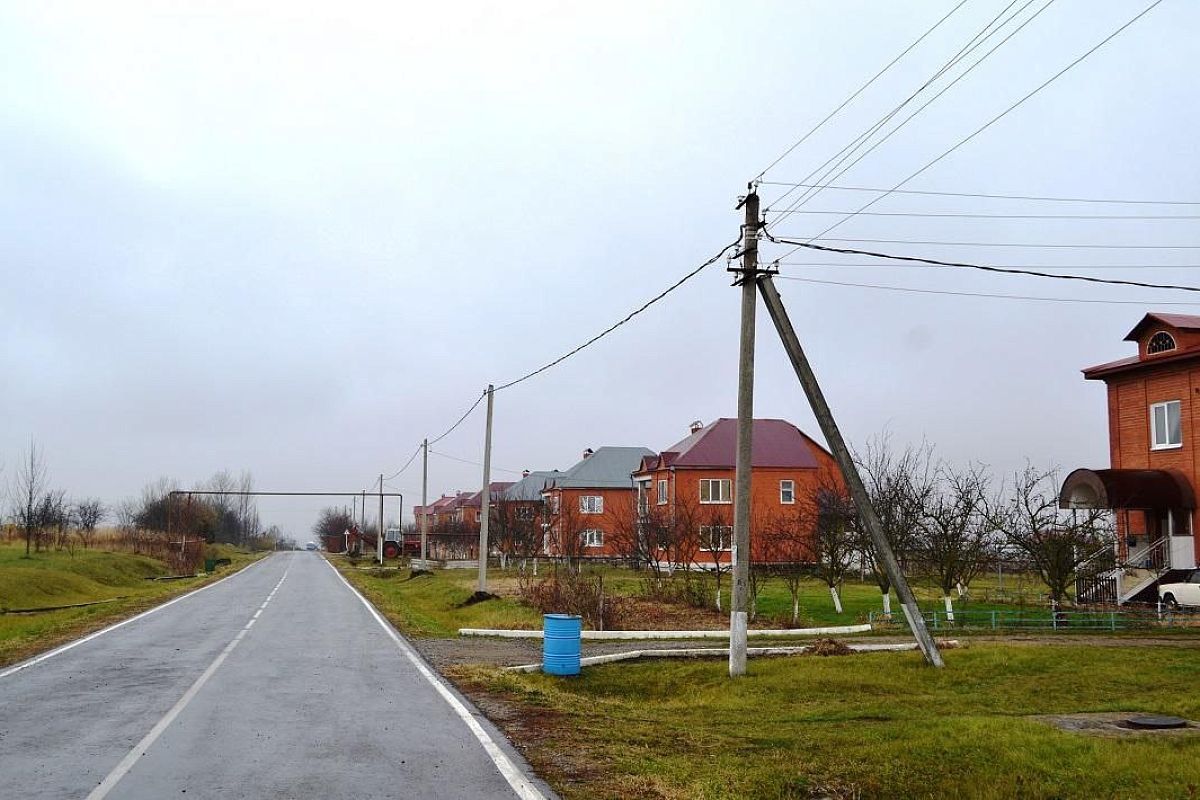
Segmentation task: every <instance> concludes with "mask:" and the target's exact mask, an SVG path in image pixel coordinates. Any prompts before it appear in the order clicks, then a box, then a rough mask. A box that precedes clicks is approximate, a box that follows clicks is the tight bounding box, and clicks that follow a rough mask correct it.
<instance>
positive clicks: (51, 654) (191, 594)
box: [0, 556, 270, 678]
mask: <svg viewBox="0 0 1200 800" xmlns="http://www.w3.org/2000/svg"><path fill="white" fill-rule="evenodd" d="M268 558H270V556H267V558H262V559H259V560H258V561H255V562H254V563H253V564H251V565H250V566H248V567H246V568H244V569H240V570H238V571H237V572H235V573H233V574H232V575H226V576H225V577H224V578H221V579H220V580H219V581H213V582H212V583H210V584H208V585H206V586H201V587H200V588H199V589H196V590H194V591H191V592H188V593H187V594H181V595H180V596H179V597H176V598H175V599H174V600H168V601H167V602H165V603H163V604H162V605H158V606H155V607H154V608H151V609H147V610H146V611H143V612H142V613H140V614H138V615H136V616H133V617H130V618H129V619H126V620H121V621H120V622H118V623H116V624H115V625H109V626H108V627H107V628H101V629H100V630H98V631H96V632H95V633H89V634H88V635H87V636H84V637H83V638H82V639H76V640H75V641H73V642H68V643H67V644H64V645H62V646H61V647H56V648H54V649H53V650H50V651H47V652H45V653H42V654H41V655H40V656H35V657H33V658H31V659H29V660H28V661H22V662H21V663H20V664H17V665H16V666H12V667H9V668H8V669H6V670H4V671H3V672H0V678H7V677H8V676H9V675H13V674H15V673H18V672H20V671H21V670H23V669H29V668H30V667H32V666H34V665H35V664H40V663H42V662H43V661H45V660H47V659H50V658H54V657H55V656H57V655H62V654H63V653H65V652H67V651H68V650H71V649H73V648H76V647H79V645H81V644H87V643H88V642H90V641H92V640H93V639H96V638H99V637H101V636H103V635H104V634H106V633H111V632H112V631H115V630H116V629H117V628H122V627H124V626H126V625H128V624H129V623H131V622H137V621H138V620H139V619H145V618H146V617H148V616H150V615H151V614H156V613H158V612H159V611H162V610H163V609H164V608H167V607H168V606H173V605H175V604H176V603H178V602H180V601H182V600H187V599H188V598H189V597H195V596H196V595H198V594H200V593H201V592H203V591H206V590H208V589H211V588H213V587H214V586H217V585H219V584H222V583H224V582H225V581H227V580H229V579H230V578H236V577H237V576H239V575H245V574H246V573H247V572H249V571H250V570H252V569H254V568H255V567H256V566H258V565H259V564H261V563H263V562H264V561H266V560H267V559H268Z"/></svg>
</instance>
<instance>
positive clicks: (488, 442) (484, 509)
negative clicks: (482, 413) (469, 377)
mask: <svg viewBox="0 0 1200 800" xmlns="http://www.w3.org/2000/svg"><path fill="white" fill-rule="evenodd" d="M492 395H493V390H492V385H491V384H490V383H489V384H488V387H487V425H486V427H485V429H484V439H483V493H482V494H480V495H479V497H480V500H479V584H478V585H477V586H476V587H475V593H476V594H478V595H485V594H487V564H488V523H489V522H490V521H491V516H492V513H491V500H492Z"/></svg>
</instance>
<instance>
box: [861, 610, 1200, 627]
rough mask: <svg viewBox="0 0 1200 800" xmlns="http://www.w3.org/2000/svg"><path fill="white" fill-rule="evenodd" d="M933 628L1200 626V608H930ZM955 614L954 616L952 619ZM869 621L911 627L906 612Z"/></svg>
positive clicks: (871, 617)
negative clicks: (1110, 609)
mask: <svg viewBox="0 0 1200 800" xmlns="http://www.w3.org/2000/svg"><path fill="white" fill-rule="evenodd" d="M923 616H924V618H925V623H926V625H928V626H929V628H930V630H934V631H944V630H996V631H1000V630H1043V631H1061V632H1068V631H1121V630H1137V629H1146V628H1158V627H1168V628H1171V627H1176V628H1187V627H1200V611H1194V610H1179V609H1177V610H1173V611H1172V610H1167V609H1166V608H1161V609H1153V608H1150V609H1145V610H1138V611H1057V612H1055V611H1051V610H1050V609H1048V608H1047V609H1037V610H1011V611H1010V610H993V611H955V612H954V613H953V615H951V614H949V613H948V612H946V611H929V612H926V613H925V614H923ZM951 617H953V618H951ZM867 621H868V622H869V623H871V625H872V626H875V627H878V628H880V629H886V628H887V627H888V626H896V627H905V628H907V627H908V624H907V622H906V621H905V619H904V615H903V614H897V613H893V614H892V615H891V616H890V617H888V616H887V615H885V614H884V613H883V612H882V611H871V612H869V613H868V615H867Z"/></svg>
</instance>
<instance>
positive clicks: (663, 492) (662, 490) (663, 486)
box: [658, 479, 668, 506]
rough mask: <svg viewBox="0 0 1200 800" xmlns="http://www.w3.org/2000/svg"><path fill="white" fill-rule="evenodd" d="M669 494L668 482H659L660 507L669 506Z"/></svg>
mask: <svg viewBox="0 0 1200 800" xmlns="http://www.w3.org/2000/svg"><path fill="white" fill-rule="evenodd" d="M667 493H668V489H667V482H666V480H665V479H664V480H660V481H659V482H658V504H659V505H660V506H662V505H666V504H667Z"/></svg>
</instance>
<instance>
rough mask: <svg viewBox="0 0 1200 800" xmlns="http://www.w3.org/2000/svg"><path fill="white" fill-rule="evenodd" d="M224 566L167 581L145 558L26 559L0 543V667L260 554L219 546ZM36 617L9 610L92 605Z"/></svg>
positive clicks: (97, 554) (85, 553) (94, 553)
mask: <svg viewBox="0 0 1200 800" xmlns="http://www.w3.org/2000/svg"><path fill="white" fill-rule="evenodd" d="M216 555H219V556H221V557H226V558H230V559H231V560H232V561H233V564H232V565H231V566H227V567H223V568H222V569H221V570H218V571H217V572H216V573H214V574H213V575H212V576H202V577H199V578H188V579H183V580H172V581H153V580H147V578H152V577H159V576H163V575H166V574H168V568H167V566H166V565H165V564H163V563H162V562H160V561H157V560H155V559H152V558H148V557H146V556H139V555H133V554H130V553H121V552H108V551H104V550H98V549H88V550H84V549H76V550H75V552H74V555H72V554H70V553H68V552H66V551H43V552H41V553H34V554H32V555H31V556H30V557H29V558H26V557H25V546H24V545H23V544H21V543H17V542H10V543H0V610H2V611H4V612H5V613H2V614H0V665H2V664H10V663H13V662H16V661H20V660H22V659H24V658H27V657H29V656H31V655H34V654H36V653H38V652H41V651H43V650H47V649H49V648H51V647H54V646H55V645H57V644H60V643H62V642H65V641H69V640H71V639H74V638H76V637H78V636H82V635H84V634H86V633H89V632H91V631H93V630H97V629H99V628H102V627H104V626H105V625H108V624H111V623H112V622H116V621H118V620H120V619H123V618H125V617H129V616H132V615H133V614H136V613H138V612H140V611H143V610H145V609H147V608H150V607H151V606H154V605H157V604H158V603H161V602H163V601H165V600H168V599H170V598H171V597H174V596H177V595H180V594H183V593H184V592H188V591H191V590H192V589H195V588H197V587H199V586H202V585H203V584H205V583H208V582H210V581H212V580H216V579H218V578H220V577H222V576H223V575H225V574H228V573H229V572H230V571H231V570H236V569H240V568H241V567H243V566H245V565H246V564H248V563H250V562H251V561H254V560H255V559H257V558H258V557H260V556H261V555H263V554H251V553H245V552H240V551H237V550H234V549H233V548H230V547H227V546H219V551H218V552H217V553H216ZM97 601H104V602H99V603H98V604H96V605H87V606H83V607H79V608H63V609H59V610H55V611H42V612H36V613H14V610H18V609H28V608H45V607H48V606H66V605H72V604H77V603H96V602H97Z"/></svg>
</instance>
